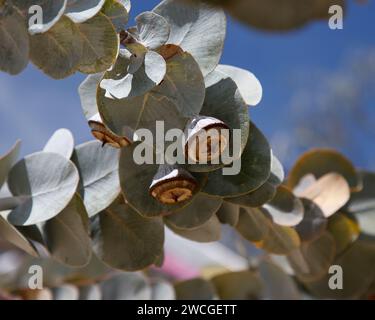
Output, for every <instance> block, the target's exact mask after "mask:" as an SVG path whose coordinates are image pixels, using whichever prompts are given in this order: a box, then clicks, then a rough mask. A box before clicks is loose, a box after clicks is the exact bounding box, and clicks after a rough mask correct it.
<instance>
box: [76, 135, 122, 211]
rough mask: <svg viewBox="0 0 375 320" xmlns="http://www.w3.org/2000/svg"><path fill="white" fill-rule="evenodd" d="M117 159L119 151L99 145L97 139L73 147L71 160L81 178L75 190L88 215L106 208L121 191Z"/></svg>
mask: <svg viewBox="0 0 375 320" xmlns="http://www.w3.org/2000/svg"><path fill="white" fill-rule="evenodd" d="M118 159H119V152H118V150H116V149H114V148H110V147H108V146H104V147H102V145H101V143H100V142H98V141H91V142H87V143H84V144H81V145H79V146H78V147H76V149H75V152H74V154H73V158H72V160H73V162H74V164H75V165H76V166H77V168H78V171H79V174H80V177H81V183H80V185H79V190H78V191H79V193H80V195H81V197H82V198H83V201H84V204H85V207H86V209H87V212H88V215H89V217H93V216H94V215H96V214H98V213H99V212H101V211H103V210H104V209H106V208H107V207H108V206H109V205H110V204H111V203H112V202H113V201H114V200H115V199H116V198H117V197H118V195H119V194H120V182H119V177H118Z"/></svg>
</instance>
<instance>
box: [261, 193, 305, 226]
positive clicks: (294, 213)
mask: <svg viewBox="0 0 375 320" xmlns="http://www.w3.org/2000/svg"><path fill="white" fill-rule="evenodd" d="M264 209H266V210H267V212H268V213H269V214H270V215H271V216H272V219H273V221H274V222H275V223H276V224H279V225H281V226H286V227H294V226H296V225H298V224H299V223H300V222H301V221H302V219H303V215H304V207H303V204H302V202H301V200H299V199H298V198H297V197H295V196H294V195H293V193H292V192H291V191H289V190H288V189H287V188H286V187H284V186H279V187H278V188H277V192H276V195H275V196H274V198H273V199H272V200H271V201H270V202H268V203H267V204H265V205H264Z"/></svg>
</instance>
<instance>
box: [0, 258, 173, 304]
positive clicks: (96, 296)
mask: <svg viewBox="0 0 375 320" xmlns="http://www.w3.org/2000/svg"><path fill="white" fill-rule="evenodd" d="M35 265H37V266H40V267H42V268H43V271H44V272H43V279H44V281H43V289H30V287H29V277H28V276H25V275H27V274H28V270H29V268H30V266H35ZM0 287H1V289H0V298H3V299H8V300H17V299H22V300H151V299H153V300H173V299H175V298H176V295H175V290H174V288H173V285H172V284H171V283H170V282H169V281H167V280H165V279H163V277H161V276H160V275H153V276H150V275H149V274H147V273H141V272H130V273H129V272H119V271H116V270H114V269H111V268H109V267H108V266H106V265H104V264H103V263H102V262H101V261H100V260H98V259H97V258H96V257H95V256H93V257H92V259H91V260H90V262H89V264H88V265H87V266H85V267H81V268H70V267H67V266H64V265H62V264H59V263H57V262H55V261H53V260H51V259H43V258H31V257H30V258H27V259H22V260H21V261H20V262H19V263H18V265H17V268H15V269H14V270H13V271H11V272H8V273H6V274H4V275H2V276H1V277H0Z"/></svg>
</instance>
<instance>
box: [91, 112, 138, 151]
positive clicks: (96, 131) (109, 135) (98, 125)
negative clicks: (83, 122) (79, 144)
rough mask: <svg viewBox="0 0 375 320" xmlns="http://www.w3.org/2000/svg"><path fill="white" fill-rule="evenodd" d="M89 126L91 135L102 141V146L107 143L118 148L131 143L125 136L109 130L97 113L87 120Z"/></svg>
mask: <svg viewBox="0 0 375 320" xmlns="http://www.w3.org/2000/svg"><path fill="white" fill-rule="evenodd" d="M88 123H89V127H90V128H91V133H92V135H93V136H94V137H95V138H96V139H97V140H99V141H101V142H103V146H104V145H106V144H108V145H110V146H112V147H114V148H117V149H120V148H123V147H126V146H128V145H130V144H131V141H130V140H129V139H128V138H126V137H120V136H117V135H116V134H114V133H113V132H112V131H110V130H109V129H108V128H107V127H106V126H105V125H104V124H103V122H102V120H101V118H100V115H99V113H97V114H96V115H94V116H93V117H92V118H90V120H89V122H88Z"/></svg>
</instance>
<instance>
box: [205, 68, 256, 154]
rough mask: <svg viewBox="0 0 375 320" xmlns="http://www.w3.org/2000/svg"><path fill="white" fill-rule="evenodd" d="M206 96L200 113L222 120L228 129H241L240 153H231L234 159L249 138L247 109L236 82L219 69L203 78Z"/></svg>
mask: <svg viewBox="0 0 375 320" xmlns="http://www.w3.org/2000/svg"><path fill="white" fill-rule="evenodd" d="M205 84H206V88H207V89H206V98H205V101H204V105H203V108H202V111H201V114H203V115H205V116H210V117H214V118H217V119H219V120H221V121H223V122H224V123H225V124H226V125H227V126H228V127H229V128H230V129H232V130H234V129H240V130H241V151H240V152H241V153H240V154H233V157H235V159H237V158H239V157H240V155H241V154H242V152H243V150H244V148H245V146H246V143H247V140H248V138H249V127H250V125H249V120H250V119H249V111H248V108H247V105H246V103H245V101H244V100H243V98H242V96H241V92H240V90H239V88H238V86H237V84H236V83H235V82H234V81H233V80H232V79H231V78H230V77H229V76H227V75H226V74H224V73H221V72H220V71H214V72H212V73H211V74H210V75H209V76H208V77H206V78H205Z"/></svg>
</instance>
